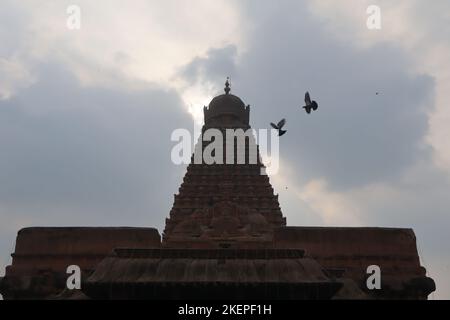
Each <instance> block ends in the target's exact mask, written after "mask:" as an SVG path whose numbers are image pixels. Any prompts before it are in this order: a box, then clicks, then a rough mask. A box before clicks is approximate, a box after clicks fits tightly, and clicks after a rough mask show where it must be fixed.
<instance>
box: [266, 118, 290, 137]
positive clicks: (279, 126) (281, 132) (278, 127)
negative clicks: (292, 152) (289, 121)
mask: <svg viewBox="0 0 450 320" xmlns="http://www.w3.org/2000/svg"><path fill="white" fill-rule="evenodd" d="M285 124H286V119H283V120H281V121H280V122H278V124H274V123H272V122H271V123H270V125H271V126H272V128H274V129H275V130H278V136H279V137H281V136H282V135H284V134H285V133H286V132H287V130H283V127H284V125H285Z"/></svg>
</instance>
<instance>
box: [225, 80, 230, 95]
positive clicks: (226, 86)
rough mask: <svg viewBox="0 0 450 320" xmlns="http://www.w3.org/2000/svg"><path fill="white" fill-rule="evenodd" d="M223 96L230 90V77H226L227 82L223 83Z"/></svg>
mask: <svg viewBox="0 0 450 320" xmlns="http://www.w3.org/2000/svg"><path fill="white" fill-rule="evenodd" d="M224 90H225V94H229V93H230V91H231V89H230V77H227V81H226V82H225V89H224Z"/></svg>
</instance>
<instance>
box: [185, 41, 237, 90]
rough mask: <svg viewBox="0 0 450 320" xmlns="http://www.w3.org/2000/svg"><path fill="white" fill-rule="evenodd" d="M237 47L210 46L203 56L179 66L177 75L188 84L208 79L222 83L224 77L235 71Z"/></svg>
mask: <svg viewBox="0 0 450 320" xmlns="http://www.w3.org/2000/svg"><path fill="white" fill-rule="evenodd" d="M236 58H237V48H236V47H235V46H234V45H227V46H225V47H223V48H211V49H210V50H208V52H207V53H206V56H205V57H196V58H194V59H193V60H192V61H191V62H190V63H189V64H188V65H186V66H185V67H183V68H181V70H180V71H179V76H181V77H182V78H184V79H185V80H186V81H187V82H188V83H189V84H190V85H193V84H195V83H197V82H202V81H209V82H212V83H223V82H225V78H226V77H227V76H230V75H232V74H235V73H236Z"/></svg>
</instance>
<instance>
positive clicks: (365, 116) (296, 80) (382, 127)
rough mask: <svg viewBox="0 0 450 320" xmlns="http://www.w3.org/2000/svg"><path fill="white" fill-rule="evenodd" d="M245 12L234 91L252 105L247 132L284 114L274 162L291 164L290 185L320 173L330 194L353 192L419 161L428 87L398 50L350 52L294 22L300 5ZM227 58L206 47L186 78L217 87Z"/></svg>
mask: <svg viewBox="0 0 450 320" xmlns="http://www.w3.org/2000/svg"><path fill="white" fill-rule="evenodd" d="M244 9H245V11H246V12H247V13H248V15H249V16H250V20H251V21H252V24H253V26H254V32H253V33H252V34H251V37H249V39H251V40H250V43H249V44H248V48H247V50H246V51H245V52H244V53H243V54H242V56H241V57H240V59H239V62H238V65H233V66H232V67H231V68H230V69H231V71H232V72H236V73H234V74H233V78H234V80H235V81H234V84H235V86H234V87H233V91H234V92H235V93H236V94H238V95H239V93H242V95H241V97H242V98H243V99H245V100H246V101H245V102H246V103H250V104H251V105H252V106H253V109H252V114H251V116H252V124H253V125H254V127H257V128H258V127H268V123H269V122H270V121H274V120H276V119H281V118H283V117H286V118H287V120H288V124H287V130H288V135H286V136H285V137H284V139H282V141H281V157H282V158H283V159H285V160H287V161H288V162H289V163H290V164H291V165H292V166H296V167H297V168H298V170H299V172H298V175H297V177H296V178H297V179H298V180H299V181H303V182H305V181H307V180H310V179H313V178H318V177H323V178H326V179H327V180H328V182H329V183H330V184H331V187H332V188H334V189H336V190H341V189H347V188H351V187H358V186H362V185H365V184H368V183H373V182H379V181H386V180H388V179H390V178H392V177H393V176H396V175H398V174H401V173H402V172H403V169H405V168H408V167H409V166H410V165H411V164H413V163H414V161H415V160H416V159H417V157H421V156H426V153H427V152H428V151H427V150H424V147H423V144H422V140H423V137H424V136H425V134H426V133H427V130H428V118H427V112H429V111H430V110H429V109H427V108H431V106H432V105H433V103H432V100H431V97H432V94H433V85H434V83H433V81H432V79H431V78H430V77H428V76H425V75H423V76H417V75H411V73H410V72H409V69H410V67H411V65H410V63H408V61H406V60H405V56H404V53H403V52H401V51H400V50H399V49H396V48H394V47H392V46H390V45H388V44H383V45H380V46H378V47H375V48H371V49H370V50H357V49H353V48H350V47H348V46H346V45H344V44H342V43H339V42H337V41H336V40H335V39H334V36H332V35H329V34H327V33H326V32H325V31H324V30H323V29H322V28H321V25H320V23H318V22H317V21H314V20H312V18H311V17H309V16H308V15H301V19H300V18H299V15H300V14H301V13H302V12H306V11H307V9H306V7H305V5H304V4H299V3H293V2H283V3H282V5H280V4H279V3H277V5H276V6H273V5H270V4H266V3H264V4H263V3H260V2H258V3H257V4H256V3H255V4H253V5H249V6H248V7H244ZM235 52H236V50H231V49H230V47H226V48H224V49H223V50H220V49H214V51H210V52H209V53H208V58H201V59H200V58H198V59H194V60H193V61H192V63H191V64H190V65H188V66H187V67H186V68H185V69H186V70H189V73H188V76H189V79H190V80H192V78H193V77H194V76H197V77H203V79H208V80H210V81H217V76H216V74H217V70H223V69H224V68H226V67H227V66H228V65H229V63H230V61H234V60H233V57H234V56H235V54H236V53H235ZM227 55H228V56H227ZM210 69H211V72H209V70H210ZM200 70H201V72H200ZM210 74H212V75H213V76H212V77H210V76H209V75H210ZM226 74H227V71H225V72H224V73H223V74H222V79H223V77H224V75H226ZM203 81H205V80H203ZM306 90H309V91H310V92H311V94H312V96H313V97H314V98H316V99H317V100H318V102H319V104H320V110H319V112H317V113H315V114H313V115H311V116H308V115H306V114H305V113H304V111H303V109H301V106H303V98H304V93H305V91H306ZM376 92H380V95H378V96H377V95H376Z"/></svg>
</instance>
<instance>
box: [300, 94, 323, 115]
mask: <svg viewBox="0 0 450 320" xmlns="http://www.w3.org/2000/svg"><path fill="white" fill-rule="evenodd" d="M305 104H306V105H305V106H304V107H303V109H305V110H306V112H307V113H308V114H310V113H311V111H316V110H317V109H318V108H319V105H318V104H317V102H316V101H311V97H310V96H309V92H306V94H305Z"/></svg>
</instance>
